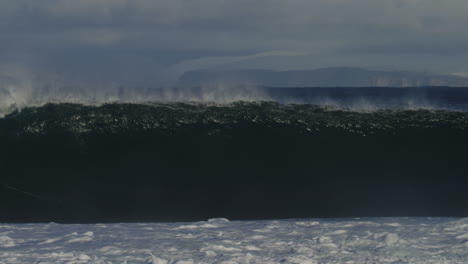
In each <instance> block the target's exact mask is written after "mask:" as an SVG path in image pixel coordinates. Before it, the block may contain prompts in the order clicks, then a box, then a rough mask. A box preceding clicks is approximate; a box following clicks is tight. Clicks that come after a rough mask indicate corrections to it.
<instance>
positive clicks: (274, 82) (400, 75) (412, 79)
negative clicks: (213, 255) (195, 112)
mask: <svg viewBox="0 0 468 264" xmlns="http://www.w3.org/2000/svg"><path fill="white" fill-rule="evenodd" d="M217 83H228V84H255V85H261V86H270V87H369V86H372V87H410V86H411V87H415V86H465V87H468V78H464V77H460V76H455V75H434V74H429V73H419V72H407V71H395V72H391V71H376V70H365V69H359V68H346V67H337V68H323V69H316V70H300V71H272V70H196V71H189V72H185V73H184V74H183V75H182V76H181V77H180V79H179V82H178V85H180V86H199V85H207V84H217Z"/></svg>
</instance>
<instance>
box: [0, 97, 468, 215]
mask: <svg viewBox="0 0 468 264" xmlns="http://www.w3.org/2000/svg"><path fill="white" fill-rule="evenodd" d="M0 145H1V146H2V148H1V149H0V170H1V172H2V176H1V184H2V188H3V190H2V192H1V194H0V200H1V201H2V202H1V203H0V210H2V211H8V212H11V214H2V215H1V216H0V221H59V222H60V221H61V222H70V221H79V222H83V221H91V222H93V221H98V222H102V221H114V222H115V221H155V220H157V221H164V220H171V221H172V220H198V219H206V218H209V217H220V216H223V217H228V218H231V219H259V218H262V219H263V218H298V217H343V216H344V217H351V216H409V215H412V216H421V215H425V216H468V209H467V208H466V204H467V203H468V193H467V192H466V187H468V178H467V177H466V176H467V175H468V163H467V162H466V150H467V149H468V148H467V147H468V113H466V112H455V111H442V110H438V111H432V110H398V109H393V110H388V109H387V110H377V111H371V112H362V111H361V112H358V111H351V110H346V109H339V108H335V107H326V106H317V105H310V104H296V105H293V104H278V103H274V102H248V103H247V102H237V103H231V104H225V105H216V104H189V103H147V104H105V105H102V106H86V105H80V104H47V105H44V106H41V107H30V108H25V109H23V110H21V111H14V112H12V113H10V114H8V115H6V116H5V117H4V118H1V119H0Z"/></svg>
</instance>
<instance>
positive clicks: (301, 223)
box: [0, 218, 468, 264]
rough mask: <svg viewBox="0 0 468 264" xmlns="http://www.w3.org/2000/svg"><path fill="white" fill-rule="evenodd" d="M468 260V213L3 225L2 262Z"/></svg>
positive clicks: (303, 263)
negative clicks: (460, 215)
mask: <svg viewBox="0 0 468 264" xmlns="http://www.w3.org/2000/svg"><path fill="white" fill-rule="evenodd" d="M467 262H468V219H454V218H381V219H378V218H366V219H364V218H363V219H312V220H278V221H228V220H226V219H212V220H209V221H203V222H193V223H121V224H92V225H91V224H90V225H61V224H53V223H52V224H3V225H0V263H128V264H130V263H153V264H167V263H177V264H194V263H200V264H201V263H206V264H208V263H224V264H228V263H229V264H235V263H250V264H254V263H270V264H274V263H298V264H310V263H415V264H417V263H426V264H427V263H437V264H440V263H467Z"/></svg>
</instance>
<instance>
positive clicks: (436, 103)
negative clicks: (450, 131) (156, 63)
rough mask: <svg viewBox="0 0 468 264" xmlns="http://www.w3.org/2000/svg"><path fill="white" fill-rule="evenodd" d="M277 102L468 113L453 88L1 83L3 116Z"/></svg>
mask: <svg viewBox="0 0 468 264" xmlns="http://www.w3.org/2000/svg"><path fill="white" fill-rule="evenodd" d="M238 101H243V102H255V101H273V102H278V103H281V104H314V105H320V106H327V107H330V108H334V109H344V110H350V111H376V110H380V109H404V110H417V109H426V110H447V111H467V110H468V89H466V88H449V87H413V88H383V87H363V88H356V87H354V88H346V87H337V88H294V87H284V88H270V87H261V86H256V85H253V84H251V85H249V84H244V85H239V84H232V83H228V82H218V83H209V84H205V85H201V86H199V87H165V88H161V87H147V86H119V85H115V84H102V85H96V84H93V85H83V84H81V85H80V84H73V85H63V84H59V83H55V84H54V83H52V84H51V83H50V82H47V83H41V82H40V81H37V82H35V81H16V80H4V81H3V82H2V83H0V117H3V116H5V114H8V113H10V112H12V111H14V110H15V109H23V108H25V107H31V106H41V105H44V104H46V103H76V104H84V105H101V104H106V103H136V104H138V103H148V102H164V103H169V102H189V103H203V104H230V103H233V102H238Z"/></svg>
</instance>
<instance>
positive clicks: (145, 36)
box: [0, 0, 468, 85]
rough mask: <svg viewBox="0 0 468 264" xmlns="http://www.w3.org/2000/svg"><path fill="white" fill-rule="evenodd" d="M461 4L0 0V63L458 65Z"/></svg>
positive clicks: (138, 79)
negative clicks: (281, 54) (0, 0)
mask: <svg viewBox="0 0 468 264" xmlns="http://www.w3.org/2000/svg"><path fill="white" fill-rule="evenodd" d="M466 10H468V1H465V0H447V1H440V0H386V1H375V0H314V1H311V0H291V1H284V0H256V1H251V0H198V1H193V0H158V1H153V0H80V1H76V0H42V1H33V0H14V1H13V0H7V1H2V2H1V3H0V60H1V61H0V65H3V66H2V67H3V68H8V67H11V68H21V69H23V70H22V71H21V72H23V73H24V72H28V74H16V75H17V76H19V75H23V76H30V75H41V76H61V77H60V78H61V79H62V80H63V82H64V83H66V82H78V81H77V80H89V82H97V80H99V81H100V82H103V83H110V84H116V83H121V84H132V83H146V84H147V85H169V84H171V83H172V82H173V81H174V79H176V78H177V75H178V74H180V73H181V71H183V70H186V69H194V68H197V67H198V68H205V67H246V68H267V69H289V68H291V69H292V68H317V67H322V66H323V67H329V66H356V67H374V68H375V67H377V68H379V67H390V68H402V69H405V70H424V69H426V68H427V67H430V68H431V70H432V71H437V72H443V73H446V72H464V71H465V69H466V68H467V66H466V65H464V63H463V61H466V60H467V59H468V54H467V52H466V48H465V47H466V45H465V44H467V43H468V36H467V34H465V31H466V29H465V28H466V25H467V24H468V16H466ZM273 51H287V52H289V53H290V55H294V54H307V56H305V55H301V56H295V55H294V56H277V55H278V54H276V53H275V52H273ZM268 52H270V53H268ZM255 54H264V55H262V56H255ZM448 55H449V56H455V58H454V57H452V58H447V56H448ZM432 61H437V64H435V63H434V65H431V62H432ZM5 74H7V73H5ZM5 74H3V75H5ZM8 74H10V73H8ZM10 75H12V74H10Z"/></svg>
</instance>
